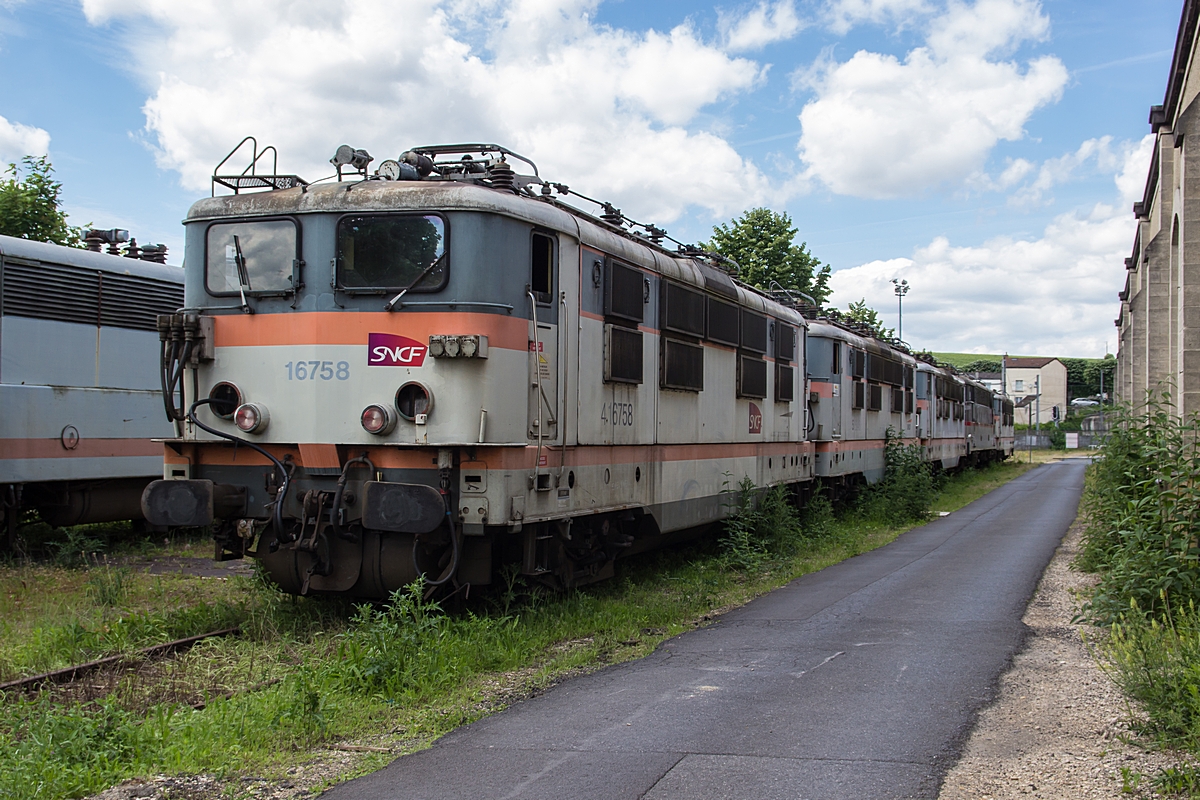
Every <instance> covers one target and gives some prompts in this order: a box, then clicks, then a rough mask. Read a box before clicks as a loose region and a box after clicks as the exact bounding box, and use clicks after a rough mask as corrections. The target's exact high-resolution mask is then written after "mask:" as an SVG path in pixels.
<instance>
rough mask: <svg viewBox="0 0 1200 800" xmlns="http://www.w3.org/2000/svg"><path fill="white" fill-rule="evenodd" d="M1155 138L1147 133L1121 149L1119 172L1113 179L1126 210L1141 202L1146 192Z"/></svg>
mask: <svg viewBox="0 0 1200 800" xmlns="http://www.w3.org/2000/svg"><path fill="white" fill-rule="evenodd" d="M1156 138H1157V137H1156V136H1155V135H1154V134H1152V133H1148V134H1146V135H1145V136H1143V137H1142V140H1141V141H1140V142H1126V143H1125V144H1124V146H1123V147H1122V148H1121V151H1122V152H1121V171H1120V172H1118V173H1117V177H1116V178H1115V180H1116V182H1117V190H1118V191H1119V192H1120V193H1121V202H1122V204H1123V205H1124V207H1125V208H1126V209H1128V208H1130V207H1131V206H1132V205H1133V204H1134V203H1135V202H1136V201H1138V200H1141V199H1142V196H1143V195H1144V194H1145V191H1146V177H1147V175H1146V174H1147V173H1148V172H1149V171H1150V156H1151V155H1152V154H1153V153H1154V141H1155V139H1156Z"/></svg>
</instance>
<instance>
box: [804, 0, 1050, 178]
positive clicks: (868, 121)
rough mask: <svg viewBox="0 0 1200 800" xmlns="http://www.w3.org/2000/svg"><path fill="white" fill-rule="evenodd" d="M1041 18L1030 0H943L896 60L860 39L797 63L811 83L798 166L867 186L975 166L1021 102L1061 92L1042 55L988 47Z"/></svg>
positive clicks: (1013, 38)
mask: <svg viewBox="0 0 1200 800" xmlns="http://www.w3.org/2000/svg"><path fill="white" fill-rule="evenodd" d="M1048 26H1049V21H1048V20H1047V19H1046V18H1045V17H1044V16H1043V15H1042V14H1041V10H1040V6H1039V5H1038V4H1037V3H1036V2H1031V0H977V2H976V3H975V4H974V5H972V6H967V5H965V4H962V3H958V2H954V3H951V4H950V6H949V7H948V9H947V11H946V12H945V13H944V14H943V15H942V16H940V17H937V18H935V19H934V20H933V21H932V23H931V27H930V31H929V35H928V38H927V41H926V45H925V46H923V47H918V48H915V49H914V50H912V51H911V52H909V53H908V55H907V56H906V57H905V58H904V60H900V59H898V58H896V57H895V56H892V55H886V54H881V53H871V52H868V51H865V50H863V51H859V52H857V53H855V54H854V56H853V57H851V58H850V60H849V61H846V62H844V63H837V62H833V61H825V62H823V63H818V64H816V65H814V67H813V68H812V69H810V70H808V71H807V72H804V73H798V74H797V75H795V76H794V80H795V82H796V84H797V85H798V86H799V87H807V88H809V89H811V90H813V91H814V92H815V94H816V97H815V98H814V99H812V100H810V101H809V102H808V103H807V104H806V105H805V106H804V108H803V109H802V110H801V112H800V123H801V127H802V129H803V133H802V134H801V138H800V142H799V152H800V158H801V160H802V161H803V162H804V163H805V165H806V171H805V174H806V175H807V176H808V177H810V178H813V179H817V180H820V181H821V182H823V183H824V184H825V185H827V186H828V187H829V188H830V189H832V190H833V191H834V192H837V193H838V194H846V195H853V196H857V197H870V198H885V197H899V196H905V195H912V194H917V193H919V192H921V191H922V190H925V189H929V188H932V187H937V186H945V185H951V184H955V183H958V182H962V181H964V180H968V179H969V178H970V177H971V176H973V175H976V174H978V173H979V172H980V170H981V169H982V167H983V164H984V162H985V161H986V159H987V156H988V155H989V153H990V152H991V150H992V148H993V147H995V145H996V143H997V142H999V141H1000V140H1009V141H1013V140H1017V139H1021V138H1023V137H1024V135H1025V131H1024V126H1025V123H1026V122H1027V121H1028V119H1029V118H1030V116H1031V115H1032V114H1033V112H1034V111H1036V110H1037V109H1038V108H1040V107H1041V106H1043V105H1046V104H1047V103H1050V102H1054V101H1056V100H1057V99H1058V98H1059V97H1060V96H1061V94H1062V90H1063V87H1064V86H1065V84H1066V81H1067V77H1068V74H1067V70H1066V68H1065V67H1064V66H1063V64H1062V62H1061V61H1059V59H1057V58H1055V57H1053V56H1041V57H1038V58H1035V59H1033V60H1031V61H1030V62H1029V63H1028V64H1027V65H1026V66H1025V68H1024V69H1023V68H1022V67H1021V65H1019V64H1017V63H1015V62H1013V61H995V60H990V59H989V56H990V55H991V54H993V53H995V52H997V51H1006V50H1011V49H1012V48H1015V47H1016V46H1017V45H1019V44H1020V43H1022V42H1024V41H1027V40H1030V39H1039V38H1043V37H1044V36H1045V35H1046V33H1047V31H1048Z"/></svg>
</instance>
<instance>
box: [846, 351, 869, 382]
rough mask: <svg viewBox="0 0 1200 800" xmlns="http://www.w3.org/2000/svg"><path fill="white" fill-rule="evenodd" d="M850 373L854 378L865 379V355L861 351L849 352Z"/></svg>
mask: <svg viewBox="0 0 1200 800" xmlns="http://www.w3.org/2000/svg"><path fill="white" fill-rule="evenodd" d="M850 372H851V373H852V374H853V375H854V377H856V378H865V377H867V354H866V353H864V352H863V351H862V350H851V351H850Z"/></svg>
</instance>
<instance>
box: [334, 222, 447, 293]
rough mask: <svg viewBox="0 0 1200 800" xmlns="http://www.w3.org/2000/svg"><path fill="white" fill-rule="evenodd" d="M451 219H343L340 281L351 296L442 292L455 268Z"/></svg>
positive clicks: (339, 241)
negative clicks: (448, 228) (450, 256)
mask: <svg viewBox="0 0 1200 800" xmlns="http://www.w3.org/2000/svg"><path fill="white" fill-rule="evenodd" d="M448 260H449V259H448V258H447V252H446V220H444V219H443V218H442V217H440V216H438V215H436V214H424V215H420V216H418V215H414V214H372V215H365V214H364V215H358V214H356V215H351V216H345V217H342V218H341V219H340V220H339V221H338V226H337V285H338V288H340V289H341V290H342V291H345V292H347V293H348V294H355V293H358V294H381V293H383V292H385V291H389V290H392V291H395V290H400V289H405V290H407V291H408V292H437V291H439V290H441V289H443V288H444V287H445V286H446V282H447V281H448V280H449V277H450V272H449V269H448V263H447V262H448Z"/></svg>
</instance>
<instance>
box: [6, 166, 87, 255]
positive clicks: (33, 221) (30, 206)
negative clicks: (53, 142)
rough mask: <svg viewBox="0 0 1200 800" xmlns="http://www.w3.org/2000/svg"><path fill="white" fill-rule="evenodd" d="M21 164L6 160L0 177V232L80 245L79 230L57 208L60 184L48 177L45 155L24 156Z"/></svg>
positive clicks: (80, 230)
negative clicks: (2, 176) (0, 178)
mask: <svg viewBox="0 0 1200 800" xmlns="http://www.w3.org/2000/svg"><path fill="white" fill-rule="evenodd" d="M21 164H22V166H21V167H18V166H17V165H16V164H9V165H8V169H7V170H5V173H6V174H7V175H8V177H7V178H5V179H2V180H0V234H3V235H5V236H17V237H19V238H21V239H31V240H33V241H35V242H50V243H52V244H61V245H68V246H71V247H82V246H83V242H82V239H83V230H82V229H81V228H75V227H72V226H70V225H68V224H67V215H66V214H65V213H63V211H62V210H61V209H60V208H59V205H60V204H61V202H62V200H61V195H62V184H61V183H59V182H58V181H56V180H54V178H53V177H51V173H53V172H54V167H52V166H50V162H49V161H48V160H47V159H46V157H45V156H38V157H37V158H34V157H33V156H25V157H24V158H22V159H21Z"/></svg>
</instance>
